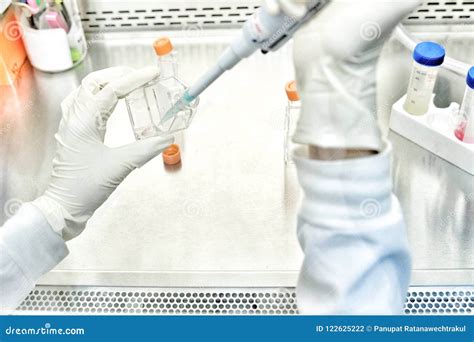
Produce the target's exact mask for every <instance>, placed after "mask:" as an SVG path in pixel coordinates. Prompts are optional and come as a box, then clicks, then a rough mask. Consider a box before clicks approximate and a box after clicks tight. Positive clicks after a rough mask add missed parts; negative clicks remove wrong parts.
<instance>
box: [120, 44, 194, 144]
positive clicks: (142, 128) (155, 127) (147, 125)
mask: <svg viewBox="0 0 474 342" xmlns="http://www.w3.org/2000/svg"><path fill="white" fill-rule="evenodd" d="M153 47H154V50H155V53H156V54H157V56H158V67H159V68H160V76H159V77H158V78H156V79H155V80H153V81H151V82H149V83H148V84H146V85H145V86H143V87H141V88H139V89H137V90H135V91H133V92H132V93H130V94H129V95H128V96H127V97H126V98H125V102H126V105H127V110H128V114H129V117H130V122H131V124H132V129H133V132H134V134H135V138H136V139H137V140H141V139H146V138H150V137H154V136H166V135H170V134H173V133H175V132H178V131H181V130H184V129H186V128H188V127H189V125H190V124H191V121H192V118H193V117H194V114H195V113H196V109H197V105H198V104H199V99H196V100H195V101H193V102H192V103H190V104H189V105H186V106H183V107H182V110H181V111H180V112H178V113H177V114H176V116H175V117H173V118H172V119H170V120H166V121H164V122H162V118H163V117H164V116H165V114H166V113H167V112H168V110H169V109H170V108H171V107H172V106H173V105H174V104H175V103H176V102H177V101H178V100H179V99H180V98H181V96H182V95H183V93H184V92H185V90H186V88H187V86H186V85H185V84H184V83H183V82H182V81H181V80H180V79H179V78H178V77H177V70H178V60H177V53H176V52H175V51H174V50H173V46H172V44H171V41H170V40H169V39H168V38H160V39H158V40H157V41H155V43H154V45H153Z"/></svg>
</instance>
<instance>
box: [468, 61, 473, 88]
mask: <svg viewBox="0 0 474 342" xmlns="http://www.w3.org/2000/svg"><path fill="white" fill-rule="evenodd" d="M466 82H467V85H468V86H469V88H472V89H474V66H473V67H471V69H469V71H468V73H467V80H466Z"/></svg>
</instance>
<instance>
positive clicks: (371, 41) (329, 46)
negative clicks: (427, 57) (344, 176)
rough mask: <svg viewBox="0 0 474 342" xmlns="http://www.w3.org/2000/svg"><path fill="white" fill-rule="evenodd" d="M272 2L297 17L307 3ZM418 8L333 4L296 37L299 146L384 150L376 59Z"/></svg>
mask: <svg viewBox="0 0 474 342" xmlns="http://www.w3.org/2000/svg"><path fill="white" fill-rule="evenodd" d="M269 1H270V2H273V4H270V5H268V4H267V6H270V7H273V8H274V9H273V11H275V8H276V11H278V10H282V11H285V13H286V14H287V15H293V16H298V15H300V14H299V13H301V9H302V8H303V7H304V3H305V2H308V1H305V0H269ZM274 2H276V3H277V5H276V6H275V4H274ZM419 4H420V1H419V0H389V1H379V0H349V1H348V0H331V1H330V3H329V4H328V5H327V6H326V7H324V8H323V9H322V11H321V12H320V13H318V14H316V16H315V18H314V19H312V20H311V22H309V23H308V24H307V25H305V27H303V28H302V29H301V30H300V31H299V32H297V33H296V34H295V41H294V63H295V69H296V80H297V88H298V93H299V95H300V97H301V101H302V110H301V114H300V119H299V122H298V125H297V129H296V131H295V135H294V141H295V142H296V143H300V144H307V145H310V146H316V147H320V148H324V149H333V150H343V151H344V150H345V151H350V150H365V151H380V150H381V149H382V139H381V133H380V130H379V128H378V123H377V117H376V84H375V83H376V65H377V61H378V57H379V54H380V50H381V48H382V46H383V43H384V42H385V40H386V39H387V38H388V37H389V36H390V34H391V32H392V31H393V29H394V28H395V26H396V25H397V24H398V23H399V22H400V21H401V20H402V19H403V18H404V17H405V16H406V15H408V14H409V13H410V12H412V11H413V10H415V9H416V7H417V6H418V5H419ZM323 159H325V158H323Z"/></svg>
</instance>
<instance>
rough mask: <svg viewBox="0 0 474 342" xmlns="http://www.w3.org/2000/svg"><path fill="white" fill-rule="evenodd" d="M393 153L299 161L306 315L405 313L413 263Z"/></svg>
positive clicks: (301, 299)
mask: <svg viewBox="0 0 474 342" xmlns="http://www.w3.org/2000/svg"><path fill="white" fill-rule="evenodd" d="M390 155H391V150H390V147H387V148H386V149H385V150H384V151H383V152H381V153H380V154H377V155H371V156H367V157H362V158H357V159H348V160H334V161H321V160H312V159H310V158H309V155H306V156H303V155H301V154H299V157H296V165H297V168H298V177H299V180H300V183H301V186H302V187H303V190H304V193H305V197H304V200H303V204H302V208H301V211H300V214H299V218H298V238H299V240H300V243H301V246H302V249H303V251H304V254H305V259H304V263H303V266H302V270H301V273H300V278H299V283H298V288H297V295H298V304H299V309H300V312H301V313H303V314H307V313H312V314H397V313H401V310H402V308H403V303H404V300H405V296H406V292H407V288H408V283H409V276H410V267H411V266H410V256H409V251H408V244H407V239H406V232H405V226H404V222H403V217H402V213H401V209H400V205H399V203H398V200H397V199H396V197H395V196H393V194H392V192H391V189H392V185H391V179H390ZM313 157H314V155H313Z"/></svg>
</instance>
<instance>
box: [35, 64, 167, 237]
mask: <svg viewBox="0 0 474 342" xmlns="http://www.w3.org/2000/svg"><path fill="white" fill-rule="evenodd" d="M158 75H159V69H157V68H155V67H149V68H144V69H141V70H138V71H135V70H134V69H132V68H128V67H115V68H110V69H105V70H101V71H97V72H94V73H92V74H90V75H88V76H87V77H86V78H84V80H83V81H82V84H81V86H80V87H79V88H78V89H77V90H75V91H74V92H73V93H71V94H70V95H69V96H68V97H67V98H66V99H65V100H64V101H63V103H62V104H61V107H62V111H63V118H62V120H61V123H60V125H59V131H58V133H57V134H56V140H57V152H56V155H55V157H54V160H53V170H52V176H51V182H50V185H49V187H48V188H47V190H46V192H45V193H44V195H43V196H41V197H39V198H38V199H36V200H35V201H34V202H33V204H34V205H35V206H36V207H38V208H39V209H40V210H41V211H42V212H43V214H44V215H45V217H46V219H47V220H48V222H49V223H50V225H51V226H52V228H53V230H55V231H56V232H57V233H58V234H59V235H61V236H62V237H63V238H64V240H69V239H72V238H74V237H75V236H77V235H78V234H80V233H81V232H82V230H83V229H84V227H85V225H86V222H87V220H88V219H89V218H90V217H91V216H92V214H93V213H94V211H95V210H96V209H97V208H98V207H99V206H100V205H101V204H102V203H103V202H104V201H105V200H106V199H107V198H108V197H109V196H110V194H111V193H112V192H113V191H114V190H115V188H116V187H117V186H118V185H119V184H120V183H121V182H122V181H123V180H124V179H125V177H127V175H128V174H129V173H130V172H131V171H133V170H134V169H135V168H138V167H140V166H142V165H144V164H145V163H146V162H148V161H149V160H151V159H152V158H154V157H155V156H157V155H158V154H160V153H161V152H162V151H163V150H164V149H165V148H167V147H168V146H169V145H170V144H171V143H173V138H172V137H169V138H151V139H147V140H143V141H139V142H136V143H132V144H130V145H126V146H122V147H118V148H109V147H107V146H105V145H104V136H105V129H106V123H107V120H108V118H109V116H110V115H111V113H112V112H113V110H114V108H115V106H116V105H117V102H118V100H119V99H120V98H123V97H125V96H126V95H127V94H129V93H130V92H131V91H133V90H135V89H137V88H138V87H140V86H142V85H144V84H146V83H147V82H149V81H151V80H152V79H154V78H156V77H157V76H158Z"/></svg>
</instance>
